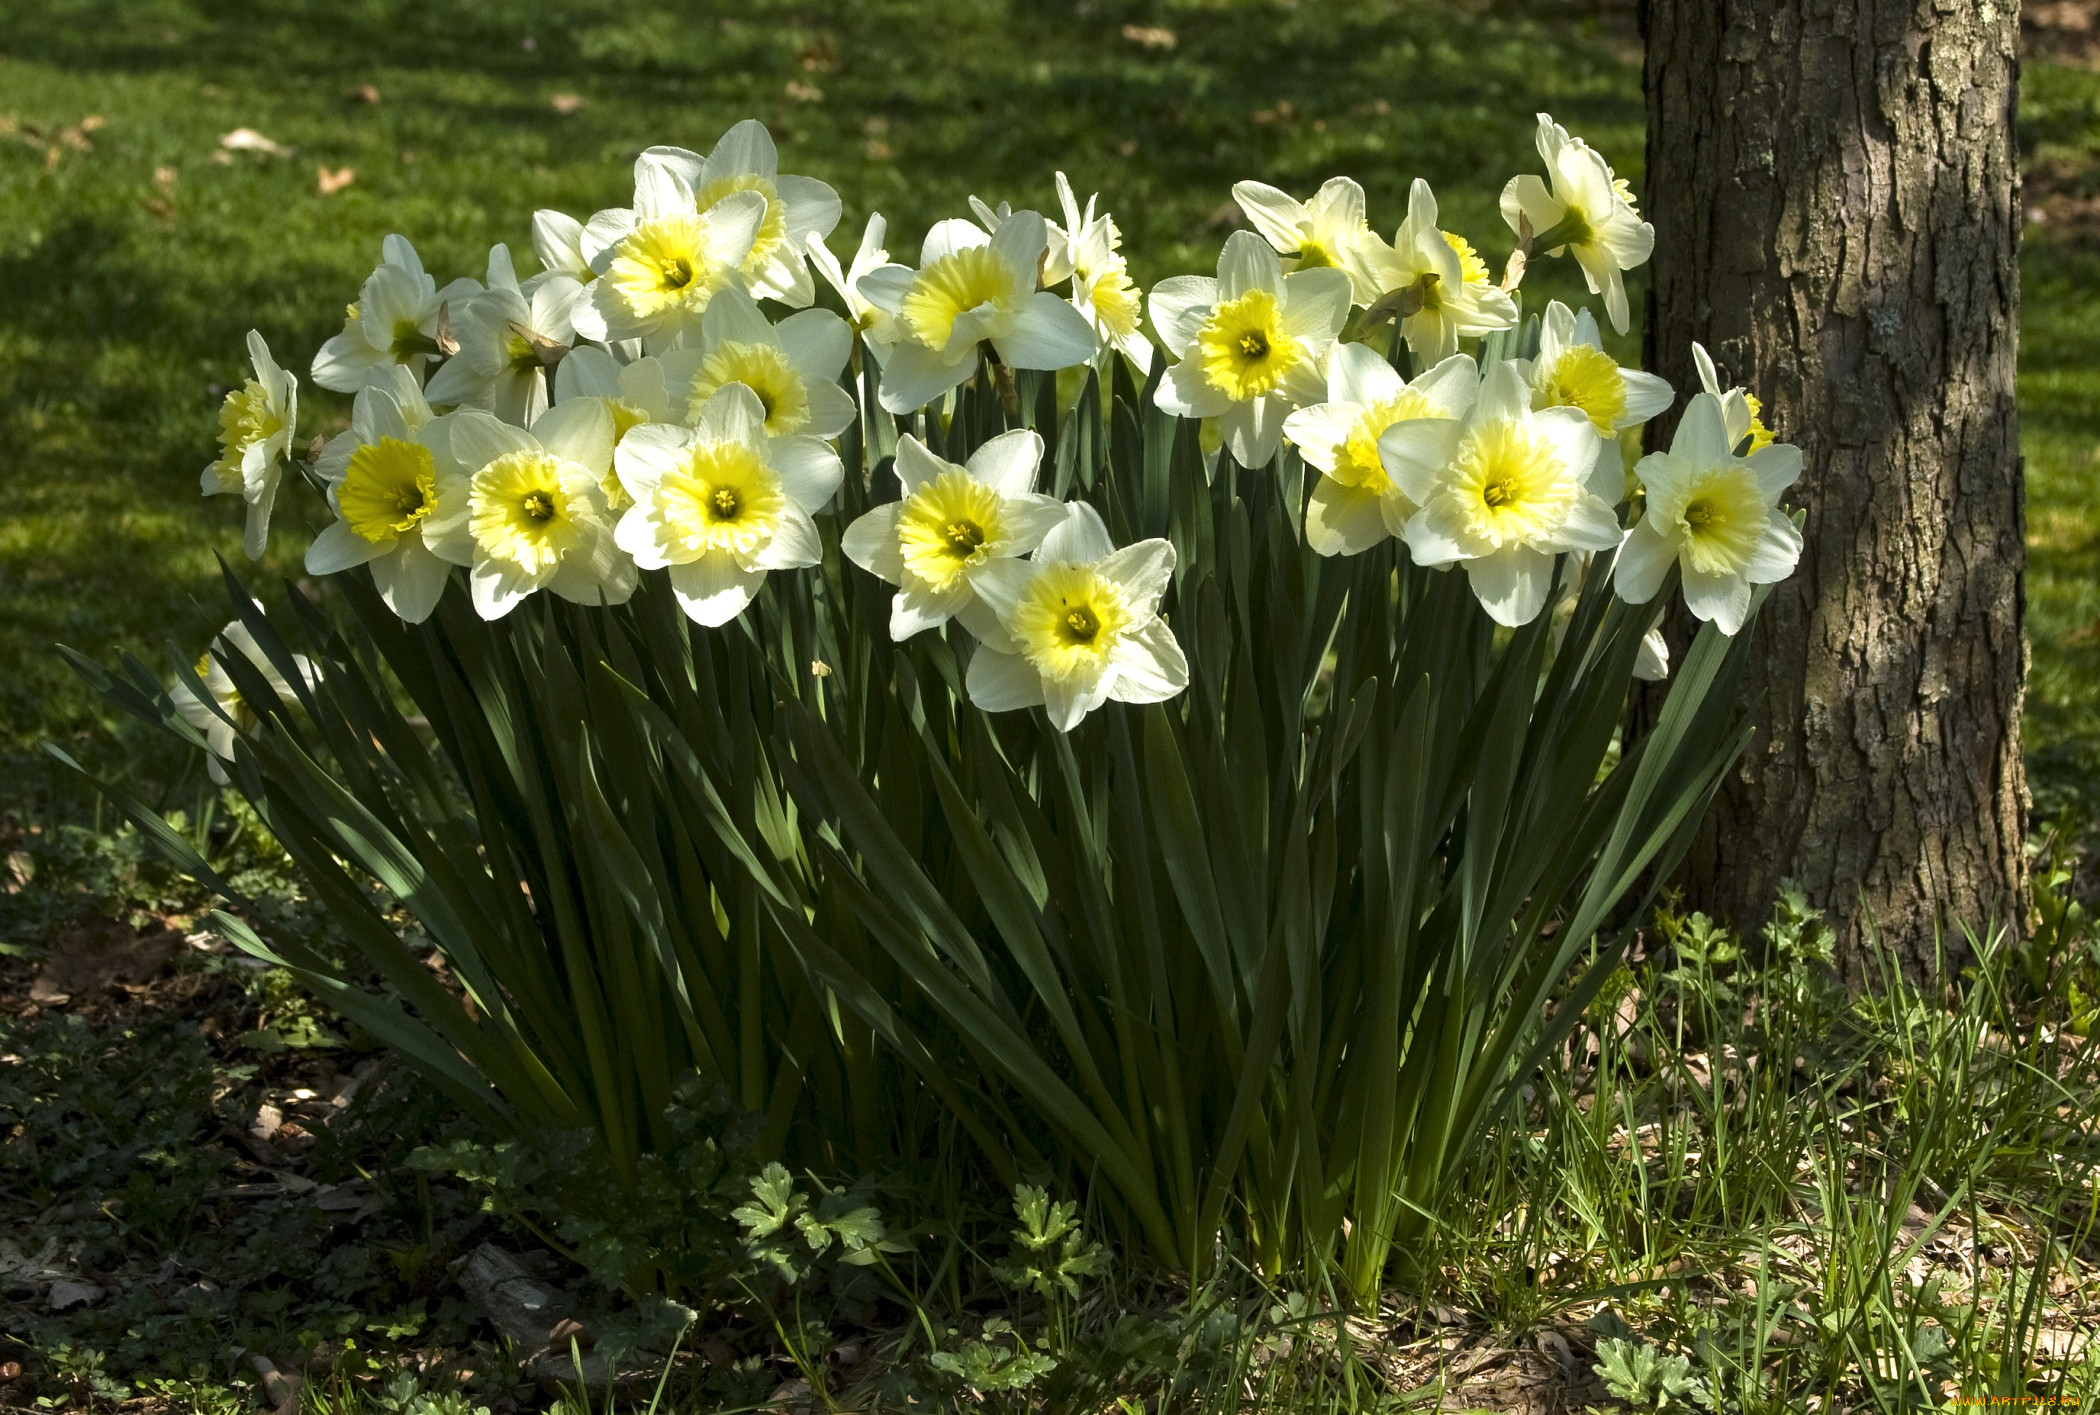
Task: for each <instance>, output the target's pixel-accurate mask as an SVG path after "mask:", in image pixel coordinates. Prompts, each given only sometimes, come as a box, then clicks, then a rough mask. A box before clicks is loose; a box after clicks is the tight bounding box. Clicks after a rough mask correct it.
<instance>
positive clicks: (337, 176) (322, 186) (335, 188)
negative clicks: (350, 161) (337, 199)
mask: <svg viewBox="0 0 2100 1415" xmlns="http://www.w3.org/2000/svg"><path fill="white" fill-rule="evenodd" d="M356 180H357V172H356V170H355V169H353V168H349V167H338V168H336V169H335V170H334V171H333V172H331V171H329V170H328V169H327V168H326V167H316V168H314V186H315V187H316V188H317V189H318V190H319V191H320V193H321V195H322V196H324V197H332V196H334V195H335V194H336V193H337V192H339V191H341V190H342V189H343V188H345V187H347V186H349V185H350V184H351V183H352V182H354V181H356Z"/></svg>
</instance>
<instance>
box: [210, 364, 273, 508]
mask: <svg viewBox="0 0 2100 1415" xmlns="http://www.w3.org/2000/svg"><path fill="white" fill-rule="evenodd" d="M282 431H284V418H283V416H282V415H281V414H279V413H278V412H277V410H276V409H274V408H272V407H271V406H270V395H269V393H268V392H267V391H266V390H265V389H264V388H263V386H262V384H260V383H258V382H257V381H256V380H254V379H252V378H251V379H249V380H248V381H247V382H246V383H244V384H242V385H241V386H240V387H239V388H236V389H234V390H233V391H232V392H231V393H228V394H227V395H226V401H225V402H223V403H221V404H220V405H219V459H218V460H217V461H216V462H213V463H212V470H213V471H214V472H215V473H217V474H218V478H219V485H220V486H222V487H224V488H225V489H226V490H227V491H239V490H240V489H241V458H242V457H243V455H245V454H246V452H247V451H248V449H249V448H251V447H253V446H255V445H256V444H257V443H258V442H267V441H269V440H270V439H271V438H273V437H275V436H276V435H277V434H278V433H280V432H282Z"/></svg>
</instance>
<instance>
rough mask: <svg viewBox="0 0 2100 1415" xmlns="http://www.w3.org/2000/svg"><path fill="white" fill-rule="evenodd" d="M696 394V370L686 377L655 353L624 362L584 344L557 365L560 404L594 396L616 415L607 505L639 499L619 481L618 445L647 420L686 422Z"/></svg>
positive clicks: (618, 507)
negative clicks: (694, 376) (689, 406)
mask: <svg viewBox="0 0 2100 1415" xmlns="http://www.w3.org/2000/svg"><path fill="white" fill-rule="evenodd" d="M691 393H692V374H691V372H690V371H688V372H686V373H685V374H684V375H683V376H682V377H679V376H677V375H674V374H672V373H671V372H670V371H669V370H667V369H666V368H665V367H664V362H663V360H662V359H661V358H658V357H657V356H655V355H653V354H652V355H649V356H647V357H644V358H639V359H636V360H634V361H633V362H632V363H625V364H623V363H621V362H620V361H619V360H617V359H615V358H614V357H613V356H612V355H611V354H609V353H607V352H606V351H605V350H603V349H601V348H599V347H598V346H597V345H595V344H583V345H579V346H578V347H577V348H576V349H575V351H574V352H572V353H571V354H570V355H569V356H568V357H567V358H565V359H563V360H562V361H561V363H560V365H558V366H557V367H556V368H555V370H554V400H555V403H556V404H557V405H561V406H565V405H567V404H570V403H574V402H578V401H580V400H583V399H591V400H594V401H596V402H598V403H601V404H603V405H604V408H605V411H606V412H608V413H610V414H611V415H612V420H613V450H614V452H615V456H614V457H613V460H612V461H611V462H610V463H608V464H607V465H606V468H605V475H604V476H603V477H601V478H600V479H599V485H600V486H601V487H603V488H604V490H605V504H606V506H607V508H608V509H610V510H611V511H613V512H614V513H615V514H617V513H619V512H622V511H625V510H626V509H627V508H628V507H629V506H632V505H633V504H634V498H633V497H632V496H629V495H628V494H627V489H626V488H625V487H624V486H622V485H621V484H620V470H619V468H620V459H619V457H618V455H617V453H618V451H619V444H620V443H621V442H622V441H623V440H625V438H626V436H627V434H628V433H629V432H631V431H633V430H634V429H635V428H638V427H641V426H642V425H643V424H645V423H679V424H683V423H684V422H685V420H686V412H687V405H688V401H689V399H690V397H691Z"/></svg>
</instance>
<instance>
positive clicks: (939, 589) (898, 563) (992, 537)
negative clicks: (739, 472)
mask: <svg viewBox="0 0 2100 1415" xmlns="http://www.w3.org/2000/svg"><path fill="white" fill-rule="evenodd" d="M1042 459H1043V439H1042V438H1041V437H1039V436H1037V435H1036V434H1035V433H1034V432H1033V431H1031V430H1030V429H1028V428H1016V429H1014V430H1013V431H1012V432H1006V433H1001V434H1000V435H999V436H997V437H995V438H992V439H991V440H990V441H989V442H986V443H985V444H984V445H983V446H982V447H979V448H978V449H977V450H976V451H975V452H974V453H972V454H971V455H970V460H969V461H968V462H967V463H965V464H964V465H962V466H957V465H956V464H955V463H953V462H949V461H944V460H943V459H941V458H939V457H936V456H934V455H933V453H931V452H929V451H927V450H926V447H925V444H923V443H921V442H920V441H919V440H918V439H917V438H916V437H913V436H912V435H911V434H910V433H906V434H905V435H904V436H903V437H901V438H900V439H898V442H897V478H898V480H899V481H900V482H901V483H902V484H903V487H904V498H903V499H902V500H901V501H892V502H890V503H889V504H888V505H886V506H878V507H876V508H875V509H874V510H872V511H870V512H868V513H867V514H866V515H864V516H862V517H861V518H860V519H858V520H856V521H855V522H854V523H853V524H852V525H850V526H848V527H847V528H846V533H845V534H844V535H843V536H841V537H840V538H839V548H840V549H841V550H843V551H845V552H846V554H847V556H848V557H849V558H850V559H851V560H852V561H853V563H854V564H856V565H858V566H860V567H861V568H862V569H863V570H866V571H868V572H869V573H870V574H872V575H876V576H879V577H880V578H882V579H884V580H886V581H888V582H889V583H890V584H893V585H895V586H897V595H896V598H895V599H894V600H892V601H891V605H890V637H891V638H893V639H896V640H898V641H900V642H901V641H902V640H905V639H908V638H910V637H911V636H912V635H913V634H916V633H919V632H921V631H922V630H926V629H931V628H934V627H935V626H936V625H940V624H945V623H946V622H947V621H948V620H949V619H951V618H953V619H956V620H958V621H960V623H961V624H962V626H963V627H964V628H966V629H968V630H969V631H970V632H971V633H972V634H974V635H976V636H977V637H978V638H979V639H980V640H982V641H984V642H985V643H988V644H992V645H994V646H995V647H999V648H1003V649H1006V650H1008V651H1012V649H1013V645H1012V643H1011V641H1009V640H1008V639H1007V636H1006V632H1005V630H1004V629H1003V628H1002V627H1001V626H1000V623H999V617H998V616H997V615H996V614H994V613H993V612H992V611H991V610H990V609H989V608H988V607H987V606H986V605H985V603H984V601H983V600H981V599H979V598H978V597H977V594H976V592H975V590H974V589H973V585H974V584H975V582H976V580H977V577H978V576H979V575H981V574H982V573H983V572H984V570H985V568H986V567H987V566H990V565H993V564H996V563H997V562H999V561H1002V560H1010V559H1013V558H1014V557H1016V556H1021V555H1026V554H1028V553H1029V552H1030V551H1032V550H1034V549H1035V548H1036V547H1037V546H1038V545H1040V544H1041V543H1042V540H1043V537H1044V536H1045V535H1047V534H1049V532H1050V531H1051V529H1052V528H1054V527H1055V526H1057V525H1058V524H1059V523H1061V522H1062V521H1063V520H1064V519H1065V507H1064V503H1062V502H1060V501H1057V500H1056V499H1054V498H1052V497H1048V496H1043V495H1041V494H1039V493H1037V492H1036V491H1035V490H1034V486H1035V477H1036V470H1037V468H1038V467H1039V466H1040V465H1041V463H1042Z"/></svg>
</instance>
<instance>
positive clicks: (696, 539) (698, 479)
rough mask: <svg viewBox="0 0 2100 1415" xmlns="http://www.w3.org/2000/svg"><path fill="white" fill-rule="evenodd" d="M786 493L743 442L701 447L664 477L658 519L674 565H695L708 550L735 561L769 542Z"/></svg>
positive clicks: (769, 470) (783, 508) (776, 476)
mask: <svg viewBox="0 0 2100 1415" xmlns="http://www.w3.org/2000/svg"><path fill="white" fill-rule="evenodd" d="M786 510H787V493H786V492H785V491H783V490H782V489H781V485H780V477H779V475H778V474H777V473H776V472H774V470H773V469H772V468H771V467H769V466H767V465H766V462H765V459H764V458H762V457H761V456H759V454H758V453H756V452H754V451H753V450H752V449H751V448H749V447H746V446H745V445H744V444H743V443H741V442H716V443H705V444H702V445H700V446H697V447H694V448H692V449H691V450H689V451H688V452H687V454H686V457H685V461H684V462H683V463H682V464H681V465H680V466H678V467H676V468H674V469H673V470H672V471H670V472H667V473H666V474H665V475H664V478H663V481H662V483H661V484H660V485H659V486H658V488H657V509H656V516H657V519H658V520H660V521H661V522H662V524H663V526H664V529H665V530H666V531H667V532H669V536H668V539H669V540H670V542H671V550H672V552H673V553H672V554H671V557H670V558H672V559H673V560H681V561H682V560H697V559H698V558H700V557H701V556H702V555H705V554H707V553H708V552H710V551H717V550H719V551H724V552H727V553H728V554H730V555H732V556H736V557H738V558H739V559H741V558H743V557H746V556H750V555H753V554H755V553H756V552H758V551H759V550H761V549H762V548H764V546H765V545H766V543H767V542H768V541H770V540H771V539H772V537H773V531H774V529H775V528H776V527H777V526H778V525H779V523H780V518H781V515H782V513H783V512H785V511H786Z"/></svg>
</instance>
